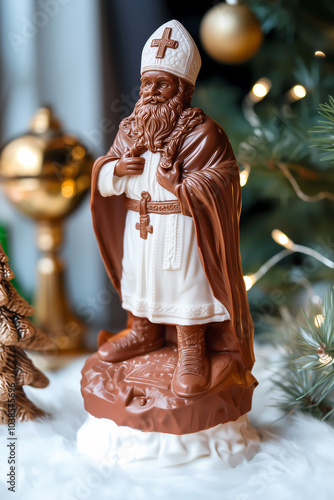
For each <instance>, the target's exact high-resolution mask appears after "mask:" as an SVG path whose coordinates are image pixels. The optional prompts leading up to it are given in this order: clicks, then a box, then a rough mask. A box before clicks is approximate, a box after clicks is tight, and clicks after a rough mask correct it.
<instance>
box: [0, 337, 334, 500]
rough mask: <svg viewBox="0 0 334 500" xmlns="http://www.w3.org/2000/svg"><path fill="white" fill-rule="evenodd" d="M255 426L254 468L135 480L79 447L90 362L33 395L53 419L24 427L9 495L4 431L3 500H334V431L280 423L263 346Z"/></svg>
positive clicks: (267, 349)
mask: <svg viewBox="0 0 334 500" xmlns="http://www.w3.org/2000/svg"><path fill="white" fill-rule="evenodd" d="M256 357H257V362H256V365H255V370H254V374H255V376H256V377H257V379H258V380H259V382H260V385H259V387H257V388H256V390H255V395H254V400H253V410H252V412H251V413H250V420H251V423H252V425H253V426H254V427H255V428H256V429H257V430H258V433H259V434H260V437H261V444H260V450H259V452H258V453H257V455H256V456H255V457H254V458H253V459H252V460H251V461H249V462H247V461H244V462H243V463H241V464H240V465H238V466H237V467H235V468H233V469H229V470H221V471H220V470H210V469H209V470H204V471H200V472H199V471H198V470H196V467H195V468H194V473H191V471H189V469H187V474H186V475H182V473H181V474H180V471H178V470H177V467H176V468H175V477H171V475H169V476H168V477H150V471H149V470H146V471H144V473H143V475H142V476H138V475H137V476H131V475H129V474H128V473H126V472H125V471H124V470H122V469H121V468H120V467H119V466H118V465H117V463H116V464H115V465H114V466H112V467H111V466H101V465H98V464H96V463H94V461H92V460H91V459H89V458H88V457H87V456H85V455H84V454H81V453H80V452H79V451H78V450H77V448H76V438H77V431H78V429H79V428H80V427H81V425H82V424H83V423H84V422H85V420H86V417H87V414H86V412H85V410H84V407H83V401H82V398H81V394H80V378H81V374H80V370H81V368H82V366H83V364H84V358H80V359H78V360H76V361H75V362H73V363H72V364H71V365H69V366H68V367H66V368H64V369H62V370H60V371H58V372H54V373H48V376H49V378H50V386H49V387H48V388H46V389H31V388H28V390H27V393H29V394H28V396H29V397H30V399H31V400H33V401H34V402H35V403H36V404H37V405H38V406H39V407H41V408H43V409H44V410H46V411H47V412H49V414H50V418H49V419H46V420H44V421H40V422H28V423H24V424H17V426H16V431H15V432H16V437H17V440H16V443H15V454H16V456H15V458H16V464H15V466H16V471H15V490H16V491H15V492H12V491H8V487H9V486H10V485H9V484H7V483H6V481H7V474H8V473H9V471H10V465H9V464H8V457H9V455H10V446H7V445H8V444H10V439H8V437H9V436H8V429H7V427H6V426H1V427H0V499H1V500H7V499H19V500H44V499H45V500H91V499H94V500H114V499H115V500H141V499H143V500H144V499H145V500H147V499H151V498H152V499H153V498H154V499H155V500H159V499H163V500H167V499H168V500H170V499H173V500H178V499H182V500H188V499H189V500H200V499H201V500H202V499H205V500H211V499H212V500H218V499H219V500H220V499H222V500H225V499H226V500H282V499H284V500H311V499H312V500H314V498H318V497H319V498H321V499H322V500H332V499H333V483H332V474H333V471H334V454H333V449H334V429H333V428H332V427H331V426H329V425H328V424H325V423H323V422H320V421H318V420H316V419H313V418H311V417H307V416H292V417H288V418H281V419H280V416H281V415H280V413H279V412H278V410H277V409H276V408H274V407H273V406H271V405H274V404H275V399H274V395H275V392H274V391H273V384H272V382H271V377H272V375H273V370H275V369H277V368H278V363H279V355H278V354H277V352H276V351H275V349H274V348H273V347H271V346H256Z"/></svg>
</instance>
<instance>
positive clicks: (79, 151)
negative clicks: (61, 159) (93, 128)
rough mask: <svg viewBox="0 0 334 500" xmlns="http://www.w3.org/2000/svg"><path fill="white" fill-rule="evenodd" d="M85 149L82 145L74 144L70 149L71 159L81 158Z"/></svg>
mask: <svg viewBox="0 0 334 500" xmlns="http://www.w3.org/2000/svg"><path fill="white" fill-rule="evenodd" d="M85 154H86V150H85V148H83V147H82V146H75V147H74V148H73V149H72V158H73V160H82V158H83V157H84V156H85Z"/></svg>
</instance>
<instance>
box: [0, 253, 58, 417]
mask: <svg viewBox="0 0 334 500" xmlns="http://www.w3.org/2000/svg"><path fill="white" fill-rule="evenodd" d="M13 278H14V273H13V272H12V271H11V269H10V267H9V265H8V257H7V256H6V254H5V253H4V251H3V249H2V247H1V246H0V423H2V424H8V423H9V421H13V419H16V420H18V421H24V420H33V419H35V418H38V417H41V416H43V415H44V412H43V411H42V410H40V409H38V408H37V407H36V406H35V405H34V404H33V403H32V402H31V401H29V400H28V398H27V397H26V395H25V393H24V390H23V388H22V386H23V385H30V386H32V387H38V388H43V387H46V386H47V385H48V383H49V381H48V379H47V378H46V376H45V375H43V373H42V372H40V371H39V370H38V369H37V368H36V367H35V366H34V365H33V363H32V361H31V360H30V359H29V358H28V356H27V355H26V354H25V352H24V349H28V350H32V351H43V350H46V349H48V348H50V347H51V346H52V342H51V340H50V339H49V337H47V335H46V334H44V333H43V332H42V331H41V330H40V329H39V328H37V327H36V326H35V325H33V323H31V321H30V320H29V319H28V318H27V316H32V315H33V314H34V309H33V307H31V306H30V305H29V304H28V302H26V300H24V299H23V298H22V297H21V296H20V295H19V294H18V293H17V291H16V290H15V288H14V287H13V285H12V284H11V283H10V281H11V280H12V279H13Z"/></svg>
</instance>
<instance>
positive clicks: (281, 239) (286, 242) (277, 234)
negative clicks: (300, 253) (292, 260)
mask: <svg viewBox="0 0 334 500" xmlns="http://www.w3.org/2000/svg"><path fill="white" fill-rule="evenodd" d="M271 237H272V239H273V240H274V241H276V243H278V244H279V245H282V247H285V248H288V249H289V250H293V245H294V243H293V241H292V240H290V238H288V237H287V235H286V234H284V233H282V231H280V230H279V229H274V230H273V231H272V233H271Z"/></svg>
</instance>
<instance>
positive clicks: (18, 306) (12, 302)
mask: <svg viewBox="0 0 334 500" xmlns="http://www.w3.org/2000/svg"><path fill="white" fill-rule="evenodd" d="M7 286H8V297H9V300H8V302H7V304H6V309H8V310H9V311H11V312H14V313H17V314H19V315H20V316H32V315H33V314H34V313H35V309H34V307H32V306H31V305H30V304H29V303H28V302H27V301H26V300H25V299H24V298H23V297H21V295H20V294H19V293H18V292H17V291H16V289H15V288H14V287H13V285H12V284H11V283H7Z"/></svg>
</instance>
